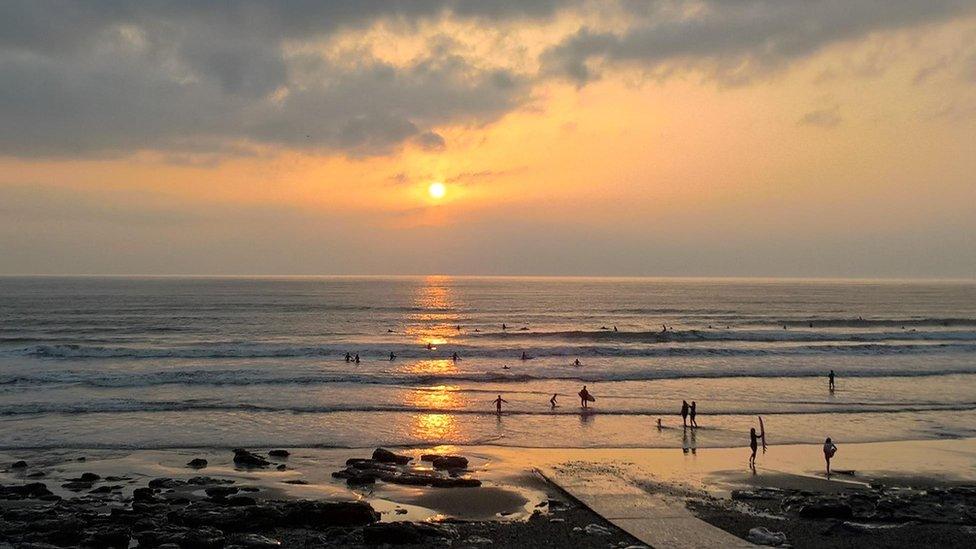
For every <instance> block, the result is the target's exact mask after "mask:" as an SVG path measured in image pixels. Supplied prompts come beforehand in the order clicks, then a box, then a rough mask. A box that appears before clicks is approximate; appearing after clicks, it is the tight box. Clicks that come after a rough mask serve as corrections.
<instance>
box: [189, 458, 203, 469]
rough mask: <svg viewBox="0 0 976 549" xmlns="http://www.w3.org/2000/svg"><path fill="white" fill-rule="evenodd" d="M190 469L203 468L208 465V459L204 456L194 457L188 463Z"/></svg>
mask: <svg viewBox="0 0 976 549" xmlns="http://www.w3.org/2000/svg"><path fill="white" fill-rule="evenodd" d="M186 466H187V467H189V468H190V469H203V468H205V467H206V466H207V460H205V459H203V458H193V459H191V460H190V461H188V462H187V463H186Z"/></svg>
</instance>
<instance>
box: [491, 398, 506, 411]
mask: <svg viewBox="0 0 976 549" xmlns="http://www.w3.org/2000/svg"><path fill="white" fill-rule="evenodd" d="M503 402H504V403H505V404H508V401H507V400H505V399H504V398H502V395H498V398H496V399H495V400H493V401H492V403H493V404H494V405H495V412H496V413H499V414H500V413H502V403H503Z"/></svg>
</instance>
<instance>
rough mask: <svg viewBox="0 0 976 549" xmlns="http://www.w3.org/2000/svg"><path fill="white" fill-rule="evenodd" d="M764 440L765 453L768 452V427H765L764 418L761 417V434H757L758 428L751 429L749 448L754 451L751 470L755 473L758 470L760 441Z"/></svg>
mask: <svg viewBox="0 0 976 549" xmlns="http://www.w3.org/2000/svg"><path fill="white" fill-rule="evenodd" d="M760 439H762V445H763V452H765V451H766V427H765V425H763V420H762V416H759V434H758V435H757V434H756V428H755V427H753V428H752V429H749V448H750V449H751V450H752V455H750V456H749V468H751V469H752V470H753V471H755V470H756V450H758V449H759V440H760Z"/></svg>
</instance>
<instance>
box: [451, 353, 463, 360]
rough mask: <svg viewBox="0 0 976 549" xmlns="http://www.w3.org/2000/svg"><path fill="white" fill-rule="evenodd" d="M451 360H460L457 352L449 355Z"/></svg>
mask: <svg viewBox="0 0 976 549" xmlns="http://www.w3.org/2000/svg"><path fill="white" fill-rule="evenodd" d="M451 360H453V361H454V362H457V361H459V360H461V358H460V357H458V354H457V353H454V354H453V355H451Z"/></svg>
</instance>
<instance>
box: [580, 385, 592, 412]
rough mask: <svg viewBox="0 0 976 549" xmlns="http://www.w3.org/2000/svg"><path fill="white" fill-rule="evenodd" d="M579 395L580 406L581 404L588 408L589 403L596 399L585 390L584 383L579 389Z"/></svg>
mask: <svg viewBox="0 0 976 549" xmlns="http://www.w3.org/2000/svg"><path fill="white" fill-rule="evenodd" d="M579 397H580V406H582V407H583V408H589V403H590V402H595V401H596V399H595V398H593V395H591V394H590V392H589V391H587V390H586V385H584V386H583V388H582V389H580V392H579Z"/></svg>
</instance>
